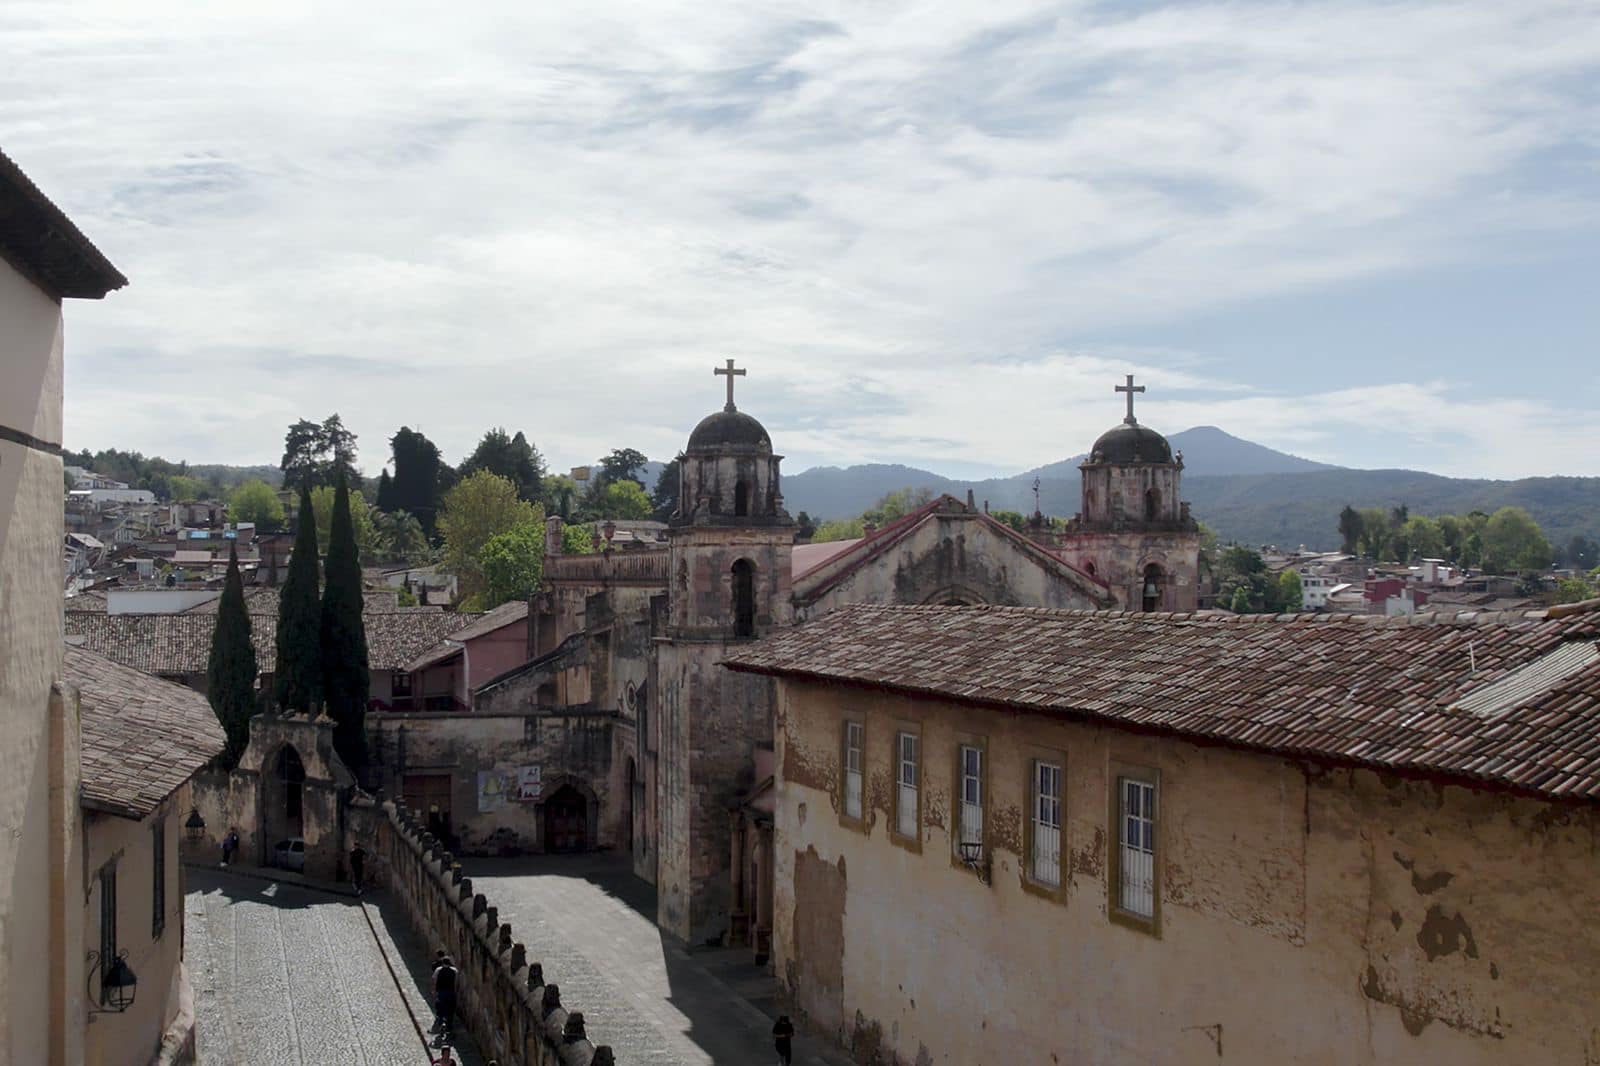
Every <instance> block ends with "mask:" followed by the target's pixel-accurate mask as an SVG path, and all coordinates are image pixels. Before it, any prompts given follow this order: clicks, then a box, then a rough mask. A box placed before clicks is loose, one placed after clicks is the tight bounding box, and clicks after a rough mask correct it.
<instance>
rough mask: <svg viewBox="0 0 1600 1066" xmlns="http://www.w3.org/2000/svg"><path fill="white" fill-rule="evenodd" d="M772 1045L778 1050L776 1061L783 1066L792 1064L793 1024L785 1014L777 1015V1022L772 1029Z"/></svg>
mask: <svg viewBox="0 0 1600 1066" xmlns="http://www.w3.org/2000/svg"><path fill="white" fill-rule="evenodd" d="M772 1045H773V1047H775V1048H777V1050H778V1061H779V1062H781V1063H783V1066H789V1064H790V1063H791V1062H793V1061H794V1060H793V1058H792V1057H791V1056H793V1054H794V1023H793V1022H791V1021H790V1020H789V1016H788V1015H787V1014H780V1015H778V1022H777V1024H776V1025H774V1026H773V1027H772Z"/></svg>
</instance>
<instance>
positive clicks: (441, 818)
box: [400, 774, 452, 847]
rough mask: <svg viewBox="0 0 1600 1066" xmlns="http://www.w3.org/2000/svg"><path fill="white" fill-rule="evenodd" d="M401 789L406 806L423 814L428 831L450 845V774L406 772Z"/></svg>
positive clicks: (401, 782)
mask: <svg viewBox="0 0 1600 1066" xmlns="http://www.w3.org/2000/svg"><path fill="white" fill-rule="evenodd" d="M400 789H401V795H403V796H404V797H405V801H406V806H407V807H410V808H411V809H412V810H414V811H418V812H420V813H421V814H422V816H423V824H424V825H425V826H426V827H427V830H428V832H430V833H432V834H433V835H434V836H435V837H436V838H437V839H439V840H442V841H444V842H445V844H446V846H447V847H448V846H450V845H451V843H452V838H451V836H450V775H449V774H406V775H405V776H404V777H403V778H402V779H401V781H400Z"/></svg>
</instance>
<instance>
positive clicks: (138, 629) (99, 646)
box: [66, 597, 472, 676]
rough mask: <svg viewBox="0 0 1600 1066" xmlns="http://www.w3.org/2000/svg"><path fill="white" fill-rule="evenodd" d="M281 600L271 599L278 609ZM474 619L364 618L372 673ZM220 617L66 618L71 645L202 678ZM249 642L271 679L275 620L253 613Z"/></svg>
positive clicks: (426, 613)
mask: <svg viewBox="0 0 1600 1066" xmlns="http://www.w3.org/2000/svg"><path fill="white" fill-rule="evenodd" d="M276 599H277V597H273V601H274V603H276ZM471 617H472V616H471V615H460V614H451V613H449V612H446V611H438V610H432V609H429V608H407V607H402V608H400V609H398V610H394V611H386V612H378V613H365V614H363V615H362V621H363V622H364V623H365V624H366V630H367V665H368V666H369V667H370V668H371V669H373V670H399V669H402V668H403V667H404V666H405V664H406V663H407V662H409V661H411V660H412V659H414V658H416V657H417V656H418V655H421V654H422V653H423V652H425V651H427V650H428V649H429V648H431V647H433V646H434V645H435V644H437V643H438V642H439V641H440V640H441V639H443V638H444V637H446V636H448V635H449V634H450V633H451V632H452V631H454V630H456V629H459V628H460V627H461V626H462V624H463V621H464V620H466V619H468V618H471ZM216 625H217V616H216V613H215V612H212V613H209V614H193V613H184V614H102V613H100V612H95V611H68V612H66V631H67V635H68V640H69V642H70V643H72V644H75V645H77V646H79V647H82V648H85V649H87V650H89V651H92V652H95V653H97V654H99V655H104V656H106V657H107V658H109V659H112V660H114V661H116V662H119V663H121V664H122V665H124V666H131V667H132V668H134V669H135V670H142V671H144V672H145V673H147V674H161V675H163V676H176V675H179V674H203V673H205V671H206V665H207V663H208V662H209V661H210V659H211V635H212V633H213V631H214V630H215V629H216ZM250 639H251V642H252V643H254V644H255V647H256V662H257V665H258V667H259V669H260V670H261V672H262V673H270V672H272V670H273V669H274V667H275V664H276V662H277V659H278V633H277V615H276V613H272V614H257V613H255V612H251V616H250Z"/></svg>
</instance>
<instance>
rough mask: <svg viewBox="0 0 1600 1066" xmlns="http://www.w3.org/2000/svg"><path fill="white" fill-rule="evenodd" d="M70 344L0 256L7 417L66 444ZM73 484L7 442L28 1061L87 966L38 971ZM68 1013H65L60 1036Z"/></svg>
mask: <svg viewBox="0 0 1600 1066" xmlns="http://www.w3.org/2000/svg"><path fill="white" fill-rule="evenodd" d="M61 353H62V326H61V306H60V304H58V303H56V302H55V301H54V300H51V299H50V298H49V297H47V296H46V295H45V294H44V293H43V292H41V291H40V290H38V289H37V288H35V287H34V286H33V285H32V284H31V283H29V282H28V281H26V280H25V279H24V278H23V277H22V276H21V275H20V274H18V273H17V272H16V271H15V270H13V269H12V268H11V267H10V266H9V265H8V264H6V263H5V262H4V261H3V260H0V382H3V385H0V425H4V426H8V427H10V428H11V429H14V430H18V431H20V432H22V433H27V434H31V435H32V436H34V437H37V438H39V439H41V440H44V441H47V442H50V443H52V444H59V443H60V442H61V365H62V354H61ZM64 489H65V485H64V482H63V480H62V473H61V458H60V456H58V455H51V454H49V453H47V452H44V451H39V450H36V449H30V448H26V447H23V446H21V445H19V444H14V443H12V442H10V441H6V440H0V736H3V737H4V738H5V743H4V744H3V745H0V826H3V827H4V830H3V831H0V871H4V872H5V873H4V876H3V877H0V1057H4V1056H5V1054H9V1056H10V1061H12V1062H19V1063H20V1062H44V1061H46V1060H47V1057H48V1047H49V1042H50V1039H51V1031H52V1026H51V1025H49V1024H46V1020H47V1019H50V1018H51V1003H52V999H56V1000H59V999H60V997H61V996H63V995H68V994H70V992H69V989H68V986H69V985H70V984H72V983H73V982H75V981H77V979H78V975H80V974H81V973H82V969H81V967H79V966H76V965H71V966H69V969H70V971H71V972H70V973H68V974H67V975H65V976H64V977H62V979H61V980H59V981H58V982H56V985H57V988H56V995H55V996H54V997H52V995H51V988H52V981H51V980H50V979H49V978H47V977H45V976H43V975H42V974H41V972H40V963H41V960H45V959H50V958H52V957H53V956H54V955H59V954H60V947H59V944H58V945H57V946H56V950H55V951H52V942H51V925H52V923H51V915H50V901H51V899H52V893H51V879H52V871H53V870H54V871H55V873H56V876H57V877H58V878H59V876H60V873H61V870H60V867H61V864H62V863H63V862H64V856H63V850H64V848H65V844H64V843H63V842H64V840H65V839H67V837H68V834H66V833H65V832H63V831H62V830H63V827H62V826H61V825H60V824H59V823H60V821H61V808H62V807H63V806H64V804H58V805H57V818H56V822H57V823H58V824H57V826H56V835H55V838H54V839H55V846H54V848H53V847H52V834H51V822H52V819H51V803H50V801H51V791H50V789H51V775H52V769H53V770H54V773H55V775H56V778H57V781H56V784H57V786H58V788H59V789H61V791H60V792H59V793H58V795H63V796H69V797H70V802H71V803H72V804H73V805H76V802H77V801H76V795H77V766H76V757H75V755H74V757H73V759H72V760H71V765H68V762H67V761H66V759H65V756H64V753H63V751H62V750H61V748H60V745H59V744H57V745H56V746H55V747H54V749H53V748H52V744H51V730H50V715H49V708H50V686H51V684H52V683H53V682H54V681H55V679H56V677H57V676H58V674H59V673H60V666H61V625H62V600H61V580H62V570H61V543H62V536H63V525H62V509H61V507H62V505H61V500H62V493H63V491H64ZM75 880H76V878H74V881H75ZM57 898H59V897H57ZM57 919H58V921H57V924H59V915H58V916H57ZM57 1006H58V1008H59V1003H58V1004H57ZM68 1021H70V1023H71V1024H73V1025H79V1024H81V1022H80V1020H79V1019H77V1018H72V1019H68ZM61 1022H62V1018H61V1017H59V1011H58V1017H57V1018H56V1019H55V1023H56V1026H57V1030H58V1034H59V1031H60V1027H61Z"/></svg>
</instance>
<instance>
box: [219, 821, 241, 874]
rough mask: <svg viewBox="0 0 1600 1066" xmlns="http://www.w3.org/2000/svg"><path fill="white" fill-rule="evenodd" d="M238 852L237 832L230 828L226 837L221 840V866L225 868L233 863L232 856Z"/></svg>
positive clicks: (234, 828)
mask: <svg viewBox="0 0 1600 1066" xmlns="http://www.w3.org/2000/svg"><path fill="white" fill-rule="evenodd" d="M238 851H239V830H238V828H237V827H230V828H229V829H228V832H227V835H226V836H224V837H223V838H222V865H224V866H226V865H228V864H229V863H230V862H232V861H233V857H234V855H235V854H236V853H237V852H238Z"/></svg>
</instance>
